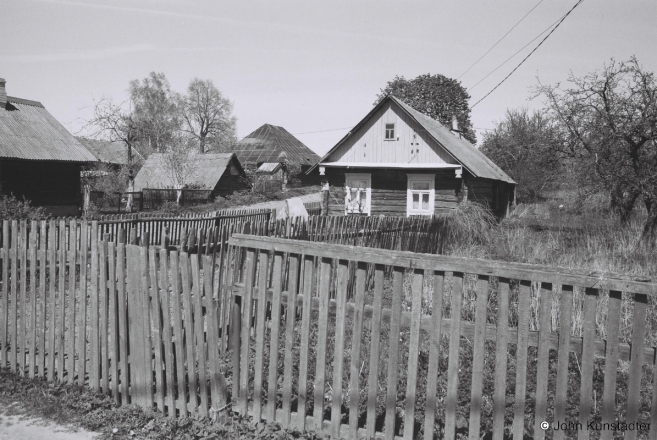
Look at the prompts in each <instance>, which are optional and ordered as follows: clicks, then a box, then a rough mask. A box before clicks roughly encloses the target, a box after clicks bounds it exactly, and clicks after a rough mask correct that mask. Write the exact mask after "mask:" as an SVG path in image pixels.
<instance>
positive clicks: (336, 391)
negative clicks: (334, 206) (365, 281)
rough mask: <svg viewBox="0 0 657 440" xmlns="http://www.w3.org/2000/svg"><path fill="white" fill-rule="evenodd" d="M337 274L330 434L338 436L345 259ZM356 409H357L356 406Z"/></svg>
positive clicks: (347, 266) (340, 406) (347, 274)
mask: <svg viewBox="0 0 657 440" xmlns="http://www.w3.org/2000/svg"><path fill="white" fill-rule="evenodd" d="M337 275H338V285H337V291H336V296H335V299H336V302H337V310H336V315H335V351H334V354H333V389H332V391H331V430H332V434H331V435H333V436H334V437H336V438H339V436H340V426H341V419H342V376H343V370H344V339H345V321H346V319H345V317H346V304H347V282H348V278H349V262H348V261H347V260H339V261H338V269H337ZM327 308H328V305H327ZM355 389H358V388H355ZM356 411H358V409H357V408H356Z"/></svg>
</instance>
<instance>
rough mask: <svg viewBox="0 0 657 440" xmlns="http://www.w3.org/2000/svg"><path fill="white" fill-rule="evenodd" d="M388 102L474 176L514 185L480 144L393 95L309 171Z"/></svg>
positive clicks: (324, 158)
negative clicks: (474, 143) (454, 131)
mask: <svg viewBox="0 0 657 440" xmlns="http://www.w3.org/2000/svg"><path fill="white" fill-rule="evenodd" d="M388 102H393V103H395V104H396V105H397V106H398V107H399V108H400V109H401V110H402V111H403V112H405V113H406V114H407V115H408V116H409V117H410V118H411V119H413V120H414V121H415V122H417V123H418V124H419V125H420V126H421V127H422V128H423V129H424V130H425V131H426V133H427V134H428V135H429V136H431V137H432V138H433V140H434V141H436V142H437V143H438V144H439V145H440V146H441V147H443V148H444V149H445V151H447V153H449V154H450V155H451V156H452V157H453V158H454V159H456V160H457V161H458V162H459V163H460V164H461V165H463V167H464V168H465V169H466V170H467V171H468V172H470V174H472V175H473V176H474V177H480V178H484V179H493V180H501V181H503V182H507V183H512V184H515V183H516V182H514V181H513V179H511V177H509V176H508V175H507V174H506V173H505V172H504V171H502V169H501V168H500V167H498V166H497V165H495V163H493V161H492V160H490V159H489V158H488V157H486V155H485V154H484V153H482V152H481V151H479V149H477V147H475V146H474V145H472V144H471V143H470V142H468V141H467V140H466V139H462V138H461V137H459V136H458V135H455V134H454V133H453V132H452V131H450V130H449V129H448V128H446V127H445V126H444V125H442V124H441V123H440V122H438V121H436V120H434V119H431V118H430V117H429V116H427V115H424V114H422V113H420V112H419V111H417V110H415V109H414V108H412V107H411V106H409V105H408V104H405V103H404V102H402V101H401V100H399V99H398V98H395V97H394V96H387V97H386V98H384V99H383V100H382V101H381V102H379V103H378V104H377V105H376V106H374V108H373V109H372V110H371V111H370V112H369V113H368V114H367V116H365V118H363V119H362V120H361V121H360V122H359V123H358V124H357V125H356V126H355V127H354V128H352V129H351V131H350V132H349V133H347V135H346V136H345V137H343V138H342V139H341V140H340V142H338V143H337V144H336V145H335V146H334V147H333V148H331V150H330V151H329V152H328V153H326V154H325V155H324V157H322V159H321V160H320V161H319V162H318V163H317V164H315V165H314V166H313V167H312V168H311V169H310V170H308V173H310V172H311V171H312V169H314V168H315V167H316V166H317V165H319V164H321V163H322V162H323V161H324V160H326V159H327V158H328V157H329V156H330V155H331V154H332V153H333V152H334V151H335V150H337V148H338V147H339V146H340V145H342V144H343V143H344V142H345V141H346V140H347V139H348V138H349V137H350V136H351V135H352V133H355V132H356V131H357V130H358V129H359V128H360V127H361V126H362V125H364V124H365V123H366V122H367V121H368V120H369V119H370V118H371V117H372V116H373V115H374V114H375V113H376V111H377V110H378V109H379V108H381V107H382V106H383V105H385V104H386V103H388Z"/></svg>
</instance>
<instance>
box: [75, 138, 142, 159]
mask: <svg viewBox="0 0 657 440" xmlns="http://www.w3.org/2000/svg"><path fill="white" fill-rule="evenodd" d="M75 139H77V141H78V142H79V143H80V144H81V145H82V146H83V147H85V148H86V149H87V150H89V151H90V152H91V154H93V155H94V156H95V157H96V160H97V161H98V162H103V163H109V164H113V165H127V164H128V153H127V152H126V146H125V144H124V143H123V142H112V141H103V140H100V139H87V138H84V137H82V136H75ZM132 154H133V160H134V161H135V162H143V161H144V158H143V157H142V155H141V154H139V152H138V151H137V150H136V149H134V148H133V149H132Z"/></svg>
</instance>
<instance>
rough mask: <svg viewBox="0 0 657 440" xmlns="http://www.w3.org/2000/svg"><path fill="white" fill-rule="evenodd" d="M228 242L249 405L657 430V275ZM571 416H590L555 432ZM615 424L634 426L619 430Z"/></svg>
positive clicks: (375, 424) (293, 411) (356, 420)
mask: <svg viewBox="0 0 657 440" xmlns="http://www.w3.org/2000/svg"><path fill="white" fill-rule="evenodd" d="M229 243H230V245H231V246H234V251H233V252H234V255H243V256H244V257H243V258H241V259H238V260H237V261H236V262H235V264H236V266H235V268H234V270H235V272H236V273H238V275H237V276H235V277H234V280H235V282H234V285H233V290H234V304H235V305H234V306H233V307H234V308H236V309H237V310H238V311H239V312H240V313H239V314H235V315H234V317H235V318H234V321H233V322H232V323H231V325H232V326H233V327H234V328H235V329H238V328H239V329H240V338H239V340H240V350H234V351H233V360H232V363H233V367H232V376H233V377H232V396H233V398H232V401H233V408H234V409H236V410H237V411H239V412H240V413H241V414H243V415H246V414H250V415H251V416H253V417H254V418H255V419H256V420H260V419H265V420H268V421H272V422H273V421H276V422H280V423H281V424H282V425H283V426H285V427H290V426H291V427H296V428H299V429H312V430H314V431H316V432H318V433H321V434H324V435H330V436H332V438H354V439H355V438H367V439H370V438H386V439H396V438H404V439H414V438H424V439H427V440H428V439H434V438H436V435H437V436H438V438H444V439H453V438H455V436H456V435H457V434H459V435H461V436H464V437H465V436H467V437H468V438H469V439H471V440H478V439H480V438H481V437H482V436H487V435H491V434H492V439H493V440H502V439H503V438H507V437H508V436H509V435H511V436H513V438H514V439H522V438H533V439H539V440H541V439H544V438H545V437H546V433H547V434H548V436H549V437H550V438H553V439H557V440H561V439H563V438H564V436H565V435H568V436H569V437H571V436H576V437H577V438H579V439H588V438H589V435H592V436H595V437H597V435H598V434H594V433H592V432H589V425H588V423H589V421H594V422H596V423H599V424H600V425H595V426H598V427H600V426H602V427H603V429H602V430H601V432H599V434H600V438H602V439H610V438H612V436H618V435H623V434H624V435H625V437H626V438H637V435H639V436H640V437H644V436H645V435H647V434H648V430H650V432H649V434H650V438H655V436H656V435H657V392H655V391H654V387H655V386H657V385H655V383H656V382H655V381H657V379H656V378H657V375H653V374H651V372H652V371H653V369H654V364H655V353H656V352H655V348H654V347H646V344H645V341H646V334H645V332H646V330H647V329H648V331H650V330H649V327H646V326H647V323H646V312H647V307H648V297H649V296H654V295H655V294H657V283H654V282H644V281H635V280H633V279H632V278H631V277H602V276H599V275H598V274H590V273H586V272H580V271H569V270H565V269H563V270H562V269H556V268H550V267H542V266H534V265H528V264H513V263H506V262H499V261H487V260H475V259H465V258H450V257H444V256H438V255H427V254H417V253H410V252H400V251H389V250H380V249H371V248H362V247H353V246H344V245H335V244H323V245H322V246H317V245H316V244H315V243H311V242H302V241H297V240H289V239H281V238H275V237H256V236H253V235H242V234H234V235H233V236H232V237H231V238H230V240H229ZM386 267H390V268H391V269H392V270H391V272H392V276H391V277H390V278H389V279H388V278H387V277H386V276H385V272H386V270H385V268H386ZM354 268H355V270H352V269H354ZM369 273H372V274H373V278H374V280H375V282H374V284H373V286H372V287H371V288H368V286H367V284H366V279H367V278H368V274H369ZM623 295H624V296H625V298H623V299H622V297H623ZM626 301H627V302H626ZM621 302H623V308H624V310H630V311H632V318H630V322H631V323H632V324H631V325H632V329H631V336H630V343H629V344H628V343H627V342H624V341H623V340H622V338H621V337H620V333H621V330H622V328H621V320H620V317H621ZM628 307H629V309H628ZM602 309H605V310H604V311H605V313H603V315H602V316H603V320H604V321H605V325H604V328H605V332H606V340H604V339H602V338H601V337H600V336H599V335H597V334H596V332H597V330H596V313H601V310H602ZM555 310H558V313H555ZM238 319H239V320H240V321H241V322H239V323H238V322H237V320H238ZM576 319H581V327H580V328H581V334H580V333H578V332H577V331H575V332H574V331H573V327H576V326H575V325H574V320H576ZM530 324H531V325H530ZM234 337H235V338H237V337H236V336H234ZM649 340H651V341H654V337H653V338H651V339H649ZM468 353H469V354H468ZM619 361H624V362H625V363H626V365H628V367H627V370H625V371H628V372H629V379H628V378H627V374H625V373H621V372H620V371H619ZM596 370H598V371H601V372H602V371H603V372H604V374H599V373H595V371H596ZM644 370H647V371H644ZM574 375H576V377H578V379H579V380H574V379H573V376H574ZM623 377H624V378H625V379H623V381H621V378H623ZM651 382H652V385H650V384H651ZM484 384H486V388H485V387H484ZM642 384H643V385H642ZM646 384H647V386H648V390H646V389H645V387H646ZM651 388H652V392H651V391H650V389H651ZM617 392H618V393H619V396H623V395H624V396H625V400H624V401H623V400H622V399H621V398H620V397H619V399H621V400H619V401H617V396H616V394H617ZM646 392H647V393H648V396H647V397H646ZM646 399H647V402H646ZM573 400H574V401H575V402H576V406H574V407H573V404H572V402H573ZM459 420H461V421H460V422H459ZM544 421H547V422H548V423H549V425H550V428H548V430H545V429H543V428H542V427H541V422H544ZM457 422H458V423H457ZM569 422H570V423H572V424H573V425H571V426H577V425H576V424H577V423H579V424H580V428H579V429H577V428H575V430H573V431H570V432H565V431H564V428H563V425H560V426H561V429H555V430H552V427H555V426H557V424H561V423H563V424H567V423H569ZM616 422H621V423H622V422H625V423H627V424H628V425H627V426H630V427H631V428H630V429H628V430H627V431H626V432H621V431H622V429H618V430H617V432H614V429H613V425H611V424H612V423H616ZM604 424H606V425H604ZM604 426H607V429H604ZM637 428H638V429H637ZM593 429H594V430H595V429H596V428H593ZM598 429H599V428H598ZM484 438H486V437H484Z"/></svg>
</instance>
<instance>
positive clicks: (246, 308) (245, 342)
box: [236, 249, 256, 416]
mask: <svg viewBox="0 0 657 440" xmlns="http://www.w3.org/2000/svg"><path fill="white" fill-rule="evenodd" d="M255 268H256V255H255V251H254V250H253V249H247V250H246V260H245V262H244V268H243V271H244V285H245V286H246V289H245V291H244V297H243V298H242V328H241V330H240V335H241V337H242V341H241V344H240V350H241V356H240V370H241V371H243V372H244V374H241V375H240V387H239V395H238V407H239V412H240V414H241V415H243V416H245V415H246V414H247V412H248V392H249V376H248V373H247V372H248V371H249V356H250V342H251V341H250V339H251V317H252V310H253V289H254V285H253V284H254V278H255V275H256V271H255ZM236 276H238V275H237V274H236Z"/></svg>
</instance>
